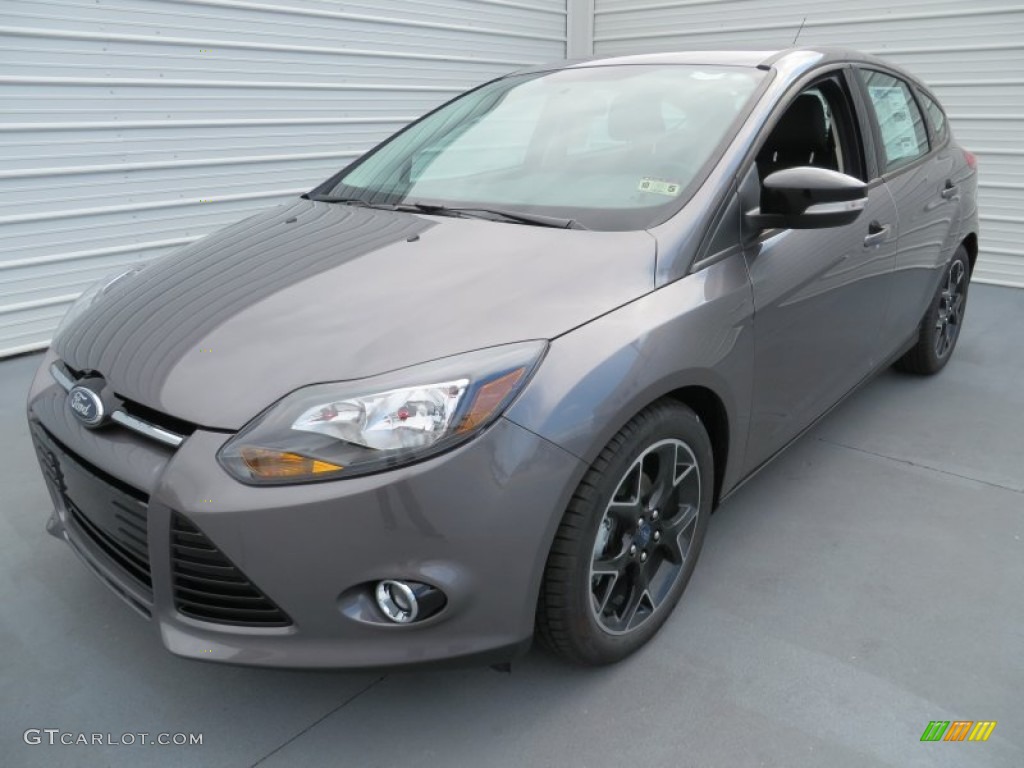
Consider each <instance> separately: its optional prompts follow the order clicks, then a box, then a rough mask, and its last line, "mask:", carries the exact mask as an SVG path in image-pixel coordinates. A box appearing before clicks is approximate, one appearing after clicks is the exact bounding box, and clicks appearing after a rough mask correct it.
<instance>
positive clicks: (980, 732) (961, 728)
mask: <svg viewBox="0 0 1024 768" xmlns="http://www.w3.org/2000/svg"><path fill="white" fill-rule="evenodd" d="M995 728H996V721H995V720H978V721H977V722H975V721H974V720H954V721H952V722H950V721H949V720H932V721H931V722H930V723H928V727H927V728H925V729H924V733H922V734H921V741H988V737H989V736H991V735H992V731H994V730H995Z"/></svg>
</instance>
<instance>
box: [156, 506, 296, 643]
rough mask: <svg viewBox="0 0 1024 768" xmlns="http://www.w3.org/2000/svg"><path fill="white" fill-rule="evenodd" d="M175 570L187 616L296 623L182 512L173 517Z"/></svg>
mask: <svg viewBox="0 0 1024 768" xmlns="http://www.w3.org/2000/svg"><path fill="white" fill-rule="evenodd" d="M171 572H172V580H173V584H174V604H175V607H177V609H178V611H179V612H180V613H183V614H184V615H186V616H191V617H192V618H194V619H200V620H201V621H213V622H217V623H218V624H236V625H244V626H259V627H285V626H288V625H290V624H291V623H292V621H291V619H289V618H288V615H287V614H286V613H285V612H284V611H282V610H281V609H280V608H278V607H277V605H276V604H275V603H274V601H273V600H271V599H270V598H269V597H267V596H266V595H265V594H263V592H261V591H260V589H259V588H258V587H257V586H255V585H254V584H253V583H252V582H250V581H249V579H247V578H246V576H245V574H243V573H242V572H241V571H240V570H239V569H238V568H236V567H235V565H234V563H232V562H231V561H230V560H228V558H227V556H226V555H225V554H224V553H223V552H221V551H220V550H219V549H217V546H216V545H215V544H214V543H213V542H212V541H210V539H208V538H207V537H206V534H204V533H203V532H202V531H200V530H199V529H198V528H197V527H196V526H195V524H193V523H192V521H190V520H189V519H188V518H186V517H185V516H184V515H181V514H179V513H177V512H175V513H174V514H173V515H172V517H171Z"/></svg>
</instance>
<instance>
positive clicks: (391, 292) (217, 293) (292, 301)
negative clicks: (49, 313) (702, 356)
mask: <svg viewBox="0 0 1024 768" xmlns="http://www.w3.org/2000/svg"><path fill="white" fill-rule="evenodd" d="M654 271H655V240H654V238H653V237H652V236H651V235H649V234H648V233H647V232H643V231H640V232H591V231H583V230H561V229H551V228H543V227H534V226H521V225H516V224H506V223H498V222H492V221H482V220H475V219H455V218H439V217H427V216H422V215H413V214H407V213H399V212H392V211H381V210H373V209H366V208H356V207H351V206H344V205H334V204H329V203H318V202H312V201H308V200H301V199H300V200H298V201H296V202H295V203H293V204H288V205H284V206H279V207H277V208H274V209H271V210H269V211H266V212H264V213H261V214H258V215H256V216H254V217H251V218H249V219H246V220H244V221H242V222H239V223H238V224H235V225H233V226H231V227H228V228H226V229H224V230H221V231H219V232H217V233H215V234H212V235H209V236H208V237H206V238H204V239H203V240H201V241H199V242H197V243H195V244H194V245H191V246H188V247H186V248H183V249H181V250H179V251H177V252H175V253H173V254H171V255H169V256H166V257H164V258H162V259H160V260H158V261H156V262H154V263H153V264H151V265H149V266H148V267H146V268H145V269H143V270H142V271H141V272H139V273H137V274H135V275H132V276H129V277H126V278H124V279H122V280H120V281H117V282H116V283H115V284H114V285H113V286H111V288H110V289H109V290H107V291H105V292H103V293H102V294H101V295H100V297H99V298H98V299H97V300H96V301H95V302H94V303H93V304H92V305H91V306H90V307H89V309H88V310H86V311H85V312H84V313H83V314H82V315H81V316H80V317H79V318H78V319H77V320H75V321H74V322H73V323H71V324H70V326H69V327H68V328H66V329H64V330H63V331H62V332H61V333H60V334H59V335H58V338H57V339H56V340H55V341H54V349H55V352H56V353H57V355H58V356H59V357H60V358H61V359H62V360H63V361H64V362H65V363H67V365H69V366H71V367H72V368H74V369H77V370H79V371H94V372H96V373H98V374H100V375H102V376H103V377H105V378H106V380H107V382H108V385H109V386H111V387H112V388H113V390H114V391H115V392H116V393H117V394H118V395H120V396H121V397H124V398H128V399H131V400H134V401H136V402H139V403H141V404H143V405H146V406H149V407H151V408H155V409H157V410H159V411H162V412H164V413H167V414H170V415H173V416H175V417H178V418H182V419H186V420H188V421H191V422H194V423H196V424H199V425H202V426H207V427H213V428H221V429H238V428H240V427H242V426H243V425H244V424H245V423H246V422H248V421H249V420H250V419H252V418H253V417H254V416H255V415H256V414H258V413H259V412H260V411H262V410H263V409H264V408H266V407H268V406H269V405H271V404H272V403H274V402H275V401H277V400H278V399H280V398H281V397H283V396H284V395H286V394H288V393H289V392H291V391H293V390H295V389H297V388H299V387H302V386H306V385H308V384H314V383H319V382H326V381H341V380H348V379H359V378H363V377H367V376H372V375H376V374H379V373H384V372H387V371H391V370H395V369H397V368H402V367H405V366H409V365H413V364H416V363H420V362H425V361H427V360H433V359H436V358H439V357H445V356H447V355H453V354H458V353H460V352H467V351H470V350H475V349H480V348H483V347H489V346H493V345H496V344H504V343H509V342H515V341H523V340H528V339H549V338H553V337H555V336H558V335H559V334H562V333H564V332H566V331H568V330H570V329H572V328H574V327H576V326H578V325H581V324H583V323H586V322H587V321H589V320H591V319H593V318H594V317H596V316H598V315H600V314H602V313H604V312H607V311H609V310H611V309H614V308H615V307H618V306H621V305H622V304H624V303H626V302H628V301H631V300H632V299H635V298H637V297H638V296H641V295H642V294H644V293H647V292H649V291H651V290H652V289H653V287H654Z"/></svg>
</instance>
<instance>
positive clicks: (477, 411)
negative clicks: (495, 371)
mask: <svg viewBox="0 0 1024 768" xmlns="http://www.w3.org/2000/svg"><path fill="white" fill-rule="evenodd" d="M524 373H526V368H516V369H515V370H514V371H509V372H508V373H506V374H505V375H504V376H499V377H498V378H496V379H494V380H492V381H489V382H487V383H486V384H484V385H483V386H481V387H480V389H478V390H477V391H476V395H475V396H474V397H473V402H472V404H471V405H470V406H469V410H468V411H467V412H466V415H465V416H464V417H463V418H462V421H461V422H460V424H459V427H458V429H456V430H455V431H456V432H469V431H472V430H474V429H476V428H477V427H478V426H480V425H481V424H483V423H484V422H485V421H487V419H489V418H490V416H491V414H493V413H494V411H495V409H497V408H498V406H500V405H501V404H502V403H503V402H504V400H505V398H506V397H508V395H509V393H510V392H512V390H513V389H515V386H516V383H517V382H518V381H519V379H521V378H522V377H523V374H524Z"/></svg>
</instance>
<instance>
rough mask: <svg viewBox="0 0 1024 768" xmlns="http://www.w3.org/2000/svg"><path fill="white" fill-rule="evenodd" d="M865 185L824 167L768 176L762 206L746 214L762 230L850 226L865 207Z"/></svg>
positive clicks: (785, 171)
mask: <svg viewBox="0 0 1024 768" xmlns="http://www.w3.org/2000/svg"><path fill="white" fill-rule="evenodd" d="M867 202H868V197H867V184H865V183H864V182H863V181H861V180H860V179H855V178H854V177H853V176H847V175H846V174H845V173H839V172H838V171H830V170H828V169H827V168H815V167H813V166H800V167H797V168H784V169H783V170H781V171H776V172H775V173H770V174H768V176H767V177H765V180H764V181H763V182H762V183H761V206H760V207H759V208H755V209H754V210H752V211H748V212H747V213H746V219H747V222H748V223H749V224H750V225H751V226H752V227H754V228H756V229H758V230H761V229H774V228H782V229H822V228H825V227H841V226H844V225H846V224H851V223H853V222H854V221H855V220H856V219H857V217H858V216H860V212H861V211H863V210H864V206H865V205H867Z"/></svg>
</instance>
